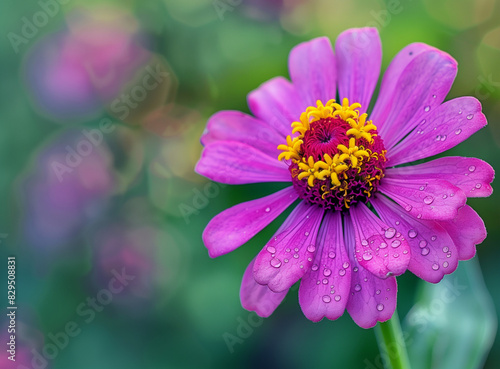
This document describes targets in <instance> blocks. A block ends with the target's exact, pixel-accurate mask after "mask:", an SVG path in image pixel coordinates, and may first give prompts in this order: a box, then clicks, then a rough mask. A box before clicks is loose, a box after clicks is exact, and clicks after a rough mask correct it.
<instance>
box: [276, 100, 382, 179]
mask: <svg viewBox="0 0 500 369" xmlns="http://www.w3.org/2000/svg"><path fill="white" fill-rule="evenodd" d="M316 105H317V106H315V107H314V106H310V107H308V108H307V109H306V111H305V112H303V113H302V114H301V115H300V121H298V122H293V123H292V128H293V130H292V134H295V133H299V135H298V136H296V137H294V138H292V137H291V136H287V138H286V141H287V143H286V145H285V144H283V145H279V146H278V149H279V150H282V151H283V152H282V153H280V154H279V156H278V159H279V160H283V159H285V160H292V161H293V162H295V163H296V164H297V166H298V167H299V171H298V173H297V178H298V179H299V180H302V179H305V178H307V183H308V185H309V187H313V186H314V183H315V180H320V181H325V180H327V179H330V181H331V184H332V185H333V186H334V187H346V186H347V184H345V185H342V182H341V181H342V180H343V179H347V175H346V171H347V170H349V169H350V168H357V169H358V172H359V171H360V170H361V165H362V163H363V161H364V160H369V158H370V156H373V155H375V153H372V152H371V150H366V149H365V148H364V147H363V146H362V145H359V144H358V143H357V140H359V139H361V138H363V139H365V140H366V141H367V142H368V143H373V137H374V136H375V134H374V133H371V131H375V130H376V129H377V127H375V125H374V124H373V123H372V121H367V120H366V118H367V117H368V115H367V114H361V115H360V114H359V111H358V109H359V108H360V107H361V105H360V104H359V103H354V104H351V105H350V104H349V100H348V99H347V98H344V99H343V101H342V105H340V104H338V103H336V102H335V100H333V99H332V100H329V101H328V102H327V103H326V104H325V105H323V103H322V102H321V101H320V100H318V101H317V102H316ZM326 118H334V119H335V118H336V119H342V120H343V121H345V122H347V123H348V124H349V126H350V127H351V128H350V129H349V130H348V131H347V132H346V135H347V136H349V137H350V138H349V147H346V146H345V145H341V144H339V145H338V146H337V150H338V153H336V154H335V155H334V156H333V157H332V156H330V155H328V154H324V155H323V160H317V159H315V158H313V157H312V156H309V157H308V158H305V157H304V156H303V151H302V144H303V143H304V135H305V133H306V132H307V131H308V130H309V129H310V128H311V123H313V122H315V121H317V120H320V119H326ZM377 157H378V154H377Z"/></svg>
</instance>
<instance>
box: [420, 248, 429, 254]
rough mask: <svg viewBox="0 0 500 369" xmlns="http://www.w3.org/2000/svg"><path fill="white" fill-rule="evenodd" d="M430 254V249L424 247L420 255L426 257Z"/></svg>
mask: <svg viewBox="0 0 500 369" xmlns="http://www.w3.org/2000/svg"><path fill="white" fill-rule="evenodd" d="M429 252H430V250H429V248H428V247H424V248H423V249H422V251H421V252H420V253H421V254H422V255H423V256H426V255H429Z"/></svg>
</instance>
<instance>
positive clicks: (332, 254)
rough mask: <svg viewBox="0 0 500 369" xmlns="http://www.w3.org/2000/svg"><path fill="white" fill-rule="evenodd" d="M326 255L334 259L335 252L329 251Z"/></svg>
mask: <svg viewBox="0 0 500 369" xmlns="http://www.w3.org/2000/svg"><path fill="white" fill-rule="evenodd" d="M328 257H329V258H330V259H335V252H333V251H330V252H329V253H328Z"/></svg>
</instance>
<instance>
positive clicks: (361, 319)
mask: <svg viewBox="0 0 500 369" xmlns="http://www.w3.org/2000/svg"><path fill="white" fill-rule="evenodd" d="M381 57H382V56H381V45H380V39H379V35H378V32H377V30H376V29H373V28H363V29H351V30H348V31H346V32H344V33H342V34H341V35H340V36H339V37H338V39H337V41H336V44H335V53H334V51H333V49H332V47H331V44H330V41H329V40H328V39H327V38H318V39H314V40H311V41H309V42H305V43H303V44H300V45H298V46H296V47H295V48H294V49H293V50H292V52H291V53H290V58H289V71H290V77H291V82H289V81H288V80H286V79H285V78H282V77H276V78H274V79H271V80H270V81H268V82H266V83H264V84H263V85H261V86H260V87H259V88H257V89H256V90H255V91H253V92H251V93H250V94H249V97H248V103H249V107H250V110H251V111H252V113H253V114H254V116H255V117H252V116H249V115H246V114H243V113H240V112H235V111H222V112H219V113H216V114H215V115H213V116H212V117H211V118H210V120H209V122H208V124H207V130H206V132H205V133H204V135H203V136H202V139H201V141H202V144H203V145H204V146H205V148H204V150H203V153H202V157H201V159H200V161H199V162H198V164H197V167H196V170H197V172H198V173H200V174H202V175H204V176H206V177H208V178H210V179H212V180H214V181H219V182H223V183H228V184H244V183H256V182H291V186H289V187H287V188H285V189H283V190H281V191H278V192H277V193H274V194H271V195H269V196H266V197H264V198H261V199H257V200H253V201H249V202H246V203H242V204H239V205H236V206H234V207H232V208H230V209H227V210H225V211H224V212H222V213H220V214H219V215H217V216H216V217H215V218H213V219H212V220H211V221H210V223H209V224H208V226H207V228H206V229H205V231H204V234H203V239H204V242H205V245H206V246H207V248H208V250H209V254H210V256H212V257H216V256H219V255H222V254H225V253H228V252H230V251H232V250H234V249H236V248H237V247H239V246H241V245H242V244H244V243H245V242H247V241H248V240H249V239H251V238H252V237H253V236H254V235H256V234H257V233H258V232H259V231H260V230H262V229H263V228H264V227H266V226H267V225H268V224H269V223H271V222H272V221H273V220H274V219H275V218H276V217H277V216H278V215H279V214H281V213H282V212H283V211H284V210H285V209H286V208H287V207H289V206H290V205H291V204H292V203H294V202H295V201H296V200H297V199H300V202H299V203H298V205H297V206H296V207H295V209H293V211H292V212H291V214H290V215H289V216H288V218H287V219H286V221H285V222H284V223H283V224H282V225H281V227H280V228H279V229H278V231H277V232H276V233H275V235H274V236H273V237H272V238H271V240H270V241H269V242H268V243H267V244H266V245H265V246H264V248H263V249H262V250H261V252H260V253H259V254H258V255H257V257H256V258H255V259H254V260H253V261H252V262H251V263H250V265H249V267H248V268H247V270H246V272H245V274H244V277H243V282H242V287H241V291H240V296H241V301H242V304H243V306H244V307H245V308H246V309H248V310H253V311H256V312H257V314H259V315H260V316H269V315H270V314H271V313H272V312H273V311H274V310H275V309H276V307H277V306H278V305H279V304H280V303H281V301H282V300H283V298H284V296H285V295H286V293H287V291H288V289H289V288H290V287H291V286H292V285H293V284H295V283H296V282H297V281H299V280H301V282H300V288H299V302H300V306H301V308H302V310H303V312H304V314H305V315H306V317H307V318H309V319H311V320H313V321H319V320H321V319H322V318H323V317H326V318H328V319H337V318H338V317H340V316H341V315H342V314H343V313H344V311H345V309H347V311H348V312H349V314H350V315H351V317H352V318H353V319H354V321H355V322H356V323H357V324H358V325H359V326H361V327H364V328H369V327H372V326H374V325H375V324H376V323H377V321H386V320H388V319H389V318H390V317H391V316H392V314H393V312H394V310H395V308H396V294H397V284H396V278H395V276H397V275H400V274H402V273H404V272H405V271H406V270H410V271H411V272H413V273H414V274H416V275H417V276H418V277H420V278H422V279H424V280H426V281H429V282H432V283H436V282H439V281H440V280H441V279H442V278H443V276H444V275H445V274H449V273H452V272H453V271H454V270H455V269H456V268H457V265H458V260H466V259H470V258H472V257H473V256H474V254H475V245H476V244H479V243H481V242H482V241H483V240H484V238H485V237H486V230H485V227H484V224H483V222H482V220H481V218H480V217H479V216H478V215H477V213H476V212H475V211H474V210H473V209H472V208H471V207H469V206H468V205H466V199H467V197H485V196H489V195H490V194H491V192H492V188H491V186H490V183H491V181H492V180H493V176H494V172H493V169H492V168H491V166H489V165H488V164H487V163H485V162H483V161H481V160H479V159H475V158H463V157H444V158H439V159H434V160H430V161H426V162H424V163H422V164H418V165H408V163H411V162H414V161H416V160H420V159H424V158H428V157H431V156H434V155H437V154H440V153H442V152H444V151H446V150H448V149H449V148H451V147H453V146H455V145H457V144H458V143H460V142H462V141H463V140H465V139H466V138H468V137H469V136H470V135H472V134H473V133H474V132H476V131H477V130H479V129H480V128H482V127H484V126H485V125H486V118H485V116H484V115H483V113H482V112H481V105H480V103H479V101H477V100H476V99H475V98H472V97H462V98H456V99H453V100H450V101H448V102H445V103H443V101H444V99H445V97H446V95H447V93H448V91H449V90H450V88H451V85H452V83H453V80H454V78H455V76H456V72H457V63H456V61H455V60H454V59H453V58H452V57H450V56H449V55H448V54H446V53H444V52H442V51H440V50H437V49H435V48H433V47H431V46H428V45H425V44H422V43H414V44H410V45H408V46H406V47H405V48H404V49H403V50H401V51H400V52H399V53H398V54H397V55H396V57H395V58H394V60H393V61H392V62H391V64H390V65H389V67H388V69H387V71H386V73H385V76H384V78H383V80H382V84H381V88H380V94H379V96H378V98H377V100H376V102H375V104H374V107H373V110H372V111H368V107H369V106H370V101H371V97H372V94H373V91H374V89H375V86H376V84H377V80H378V77H379V71H380V66H381ZM337 96H338V97H339V98H337Z"/></svg>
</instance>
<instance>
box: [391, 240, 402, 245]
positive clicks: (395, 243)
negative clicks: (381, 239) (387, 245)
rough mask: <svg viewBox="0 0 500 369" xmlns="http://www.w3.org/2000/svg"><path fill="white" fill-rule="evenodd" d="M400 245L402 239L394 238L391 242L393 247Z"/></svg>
mask: <svg viewBox="0 0 500 369" xmlns="http://www.w3.org/2000/svg"><path fill="white" fill-rule="evenodd" d="M400 245H401V241H400V240H394V241H392V243H391V246H392V247H399V246H400Z"/></svg>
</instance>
